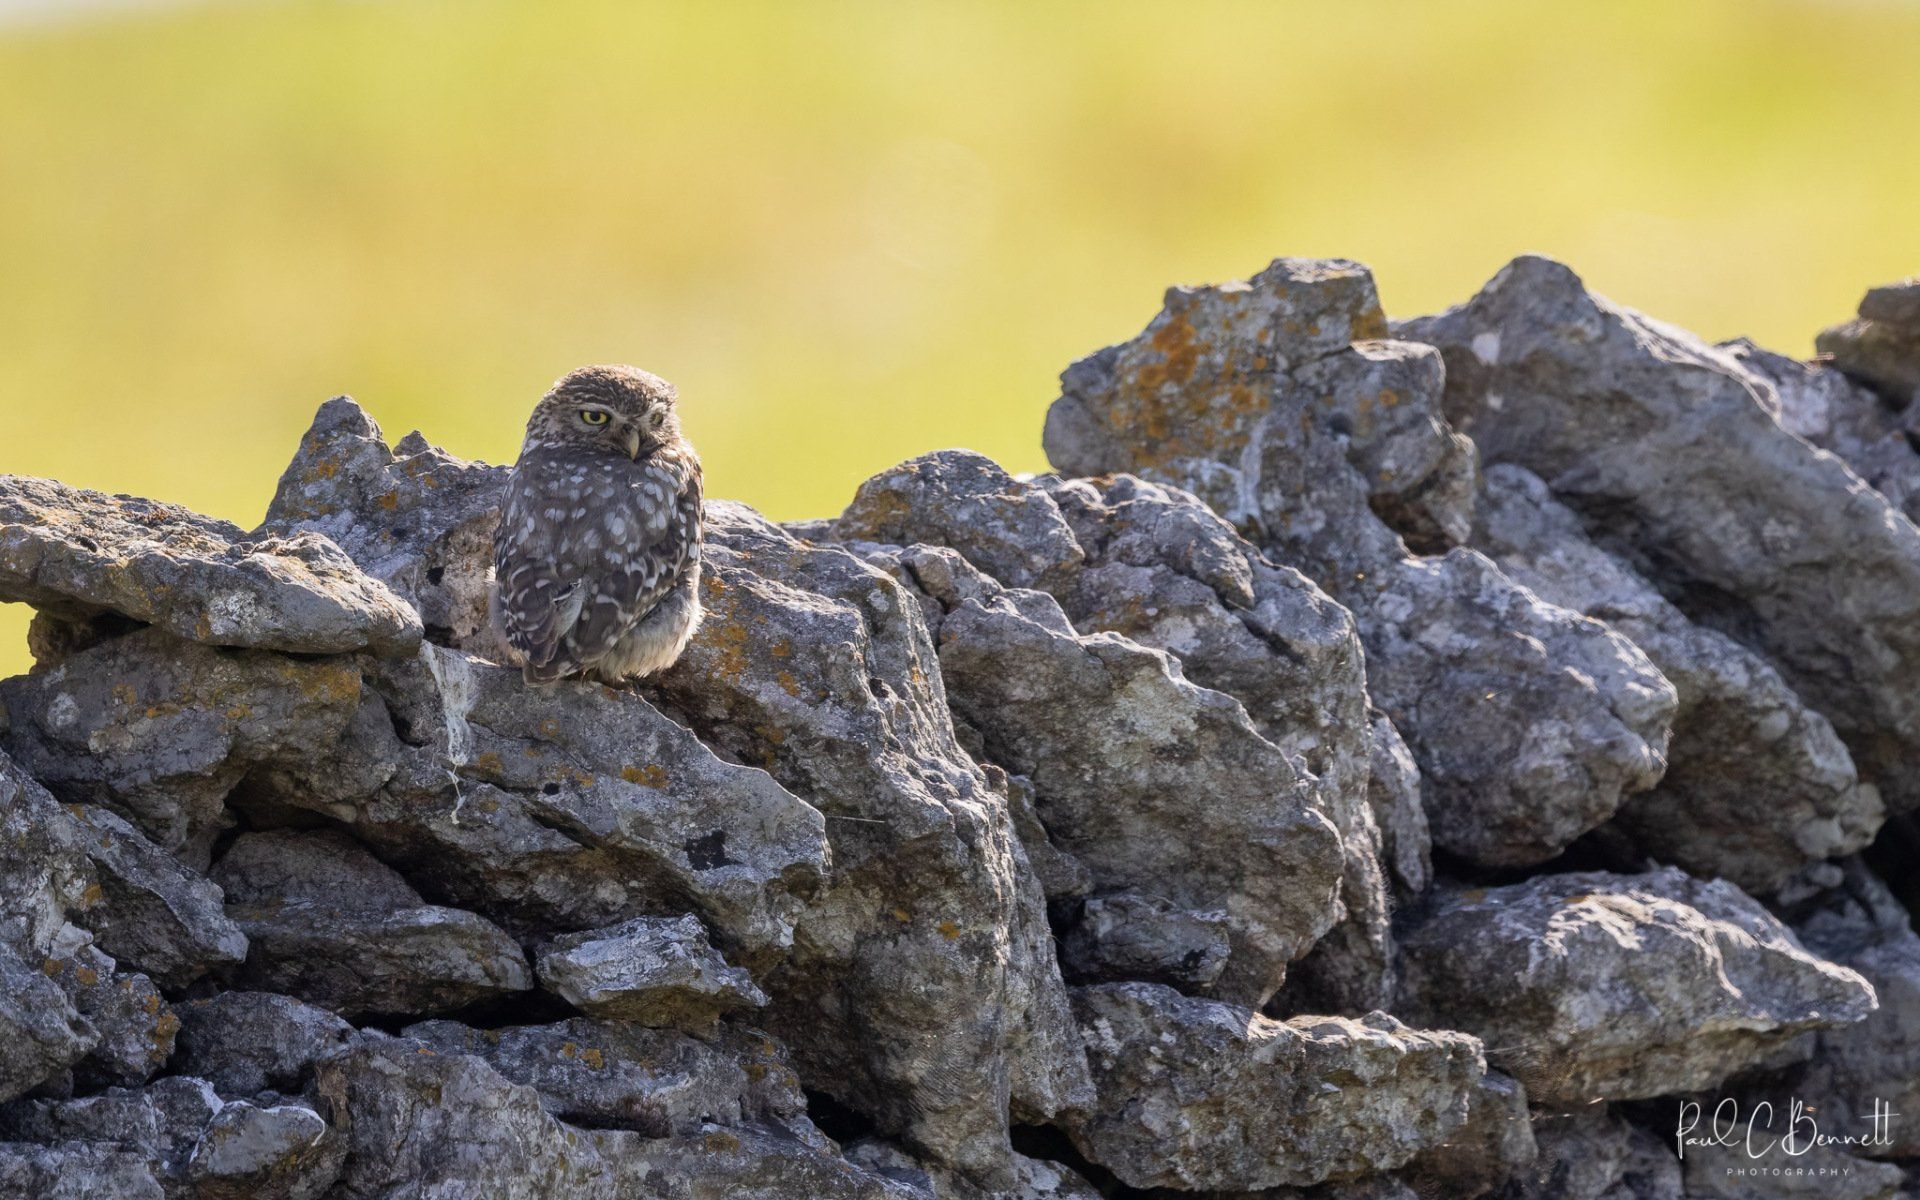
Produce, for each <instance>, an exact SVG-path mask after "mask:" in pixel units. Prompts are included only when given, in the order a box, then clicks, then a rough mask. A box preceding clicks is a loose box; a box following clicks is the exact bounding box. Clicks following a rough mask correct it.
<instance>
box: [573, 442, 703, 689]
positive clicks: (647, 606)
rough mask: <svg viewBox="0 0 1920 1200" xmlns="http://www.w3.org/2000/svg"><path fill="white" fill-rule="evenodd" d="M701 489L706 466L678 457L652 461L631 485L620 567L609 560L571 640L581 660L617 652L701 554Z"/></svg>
mask: <svg viewBox="0 0 1920 1200" xmlns="http://www.w3.org/2000/svg"><path fill="white" fill-rule="evenodd" d="M701 490H702V489H701V480H700V464H699V463H698V462H697V461H692V460H689V459H681V458H674V457H662V458H657V459H655V460H653V461H651V462H649V463H648V464H647V466H646V467H645V468H644V469H643V470H642V471H641V472H640V474H639V478H638V479H637V480H635V481H633V482H632V483H631V484H630V486H629V489H628V492H627V500H628V504H627V508H626V513H627V521H628V523H629V529H628V541H627V542H626V543H625V544H624V545H623V546H621V547H620V553H619V556H618V558H619V561H618V564H617V569H614V567H615V564H613V563H612V562H609V563H608V564H607V567H608V574H607V575H605V576H604V577H602V579H601V580H600V586H599V587H598V588H597V589H595V592H594V594H593V595H592V596H590V597H589V598H588V602H587V605H586V607H585V608H584V609H582V611H581V613H580V620H579V623H578V624H577V625H575V626H574V629H573V632H572V634H571V635H570V637H569V639H568V640H569V641H570V642H571V643H572V645H573V647H574V650H575V656H576V657H577V658H578V659H580V660H581V661H583V662H593V661H595V660H597V659H599V658H601V657H602V656H604V655H605V654H607V653H608V652H609V651H611V650H612V649H613V647H614V645H615V644H616V643H618V642H619V640H620V639H621V637H622V636H624V635H625V634H626V632H627V631H628V630H629V629H631V628H633V626H634V625H635V624H636V623H637V622H639V621H640V620H641V618H643V617H645V616H646V615H647V614H648V613H650V612H652V611H653V609H654V606H655V605H657V604H659V603H660V602H661V601H662V600H664V599H666V597H667V593H669V592H671V591H672V590H673V588H674V585H675V584H677V583H679V582H680V579H681V577H682V576H683V575H684V574H685V573H686V571H687V568H688V566H689V565H690V564H691V563H693V562H694V561H695V560H696V559H697V558H698V557H699V554H700V499H701ZM609 524H611V522H609Z"/></svg>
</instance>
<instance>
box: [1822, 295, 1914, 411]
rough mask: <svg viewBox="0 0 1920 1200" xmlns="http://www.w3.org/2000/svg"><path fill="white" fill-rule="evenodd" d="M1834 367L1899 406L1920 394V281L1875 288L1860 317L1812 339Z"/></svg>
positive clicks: (1862, 305)
mask: <svg viewBox="0 0 1920 1200" xmlns="http://www.w3.org/2000/svg"><path fill="white" fill-rule="evenodd" d="M1814 346H1815V347H1816V348H1817V349H1818V350H1819V351H1820V353H1822V354H1824V355H1828V356H1830V357H1831V358H1832V359H1833V364H1834V366H1836V367H1838V368H1840V369H1841V370H1842V371H1845V372H1846V373H1847V374H1849V375H1852V376H1854V377H1855V378H1857V379H1859V380H1861V381H1862V382H1864V383H1867V384H1869V385H1871V386H1872V387H1874V388H1876V389H1877V390H1879V391H1880V392H1881V393H1882V394H1883V395H1885V396H1886V398H1887V400H1888V401H1889V402H1890V403H1892V404H1893V405H1894V406H1895V407H1896V408H1904V407H1906V406H1907V405H1908V404H1909V403H1911V402H1912V401H1913V399H1914V397H1915V396H1916V395H1920V283H1916V281H1915V280H1913V279H1903V280H1900V281H1899V282H1898V283H1890V284H1885V285H1883V286H1881V287H1877V288H1873V289H1872V290H1870V291H1869V292H1868V293H1867V294H1866V296H1865V297H1863V298H1862V299H1861V301H1860V316H1859V318H1858V319H1856V320H1852V321H1845V322H1842V323H1841V324H1839V325H1835V326H1834V327H1832V328H1831V329H1826V330H1823V331H1822V332H1821V334H1820V336H1819V337H1818V338H1816V339H1814Z"/></svg>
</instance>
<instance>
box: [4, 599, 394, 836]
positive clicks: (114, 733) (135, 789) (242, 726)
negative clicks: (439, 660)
mask: <svg viewBox="0 0 1920 1200" xmlns="http://www.w3.org/2000/svg"><path fill="white" fill-rule="evenodd" d="M359 704H360V672H359V670H358V669H357V668H356V667H355V666H354V665H353V663H351V662H350V661H347V660H344V659H337V658H322V659H298V658H289V657H287V656H285V655H280V654H270V653H266V652H263V651H257V650H227V649H220V648H216V647H212V646H203V645H199V644H196V643H193V642H184V641H181V640H179V639H178V638H175V637H173V636H171V635H169V634H167V633H164V632H162V631H160V630H157V629H149V630H142V631H140V632H138V633H132V634H128V635H127V636H125V637H120V638H115V639H113V640H112V641H109V642H106V643H103V644H101V645H99V646H96V647H94V648H92V649H90V650H86V651H83V652H81V653H79V654H76V655H74V656H72V657H71V658H69V659H67V660H66V661H65V662H63V663H61V664H60V665H59V666H57V667H55V668H53V669H52V670H49V671H45V672H42V673H39V674H34V675H18V676H15V677H13V678H12V679H7V680H0V705H4V706H5V709H6V711H7V713H8V716H9V718H10V720H9V722H8V725H7V727H6V729H5V731H4V735H0V736H4V741H5V749H6V751H7V753H9V754H11V755H12V756H13V758H14V759H15V760H16V761H17V762H18V763H19V764H20V766H21V767H23V768H25V769H26V771H27V772H28V773H29V774H31V775H32V776H33V777H34V778H36V779H38V780H39V781H40V782H41V783H43V784H45V785H46V786H47V787H48V789H49V790H51V791H52V792H53V793H54V794H55V795H57V796H59V797H60V798H61V799H62V800H66V801H70V802H81V803H92V804H100V805H104V806H106V807H107V808H109V809H112V810H114V811H115V812H118V813H119V814H121V815H122V816H124V817H125V818H126V819H127V820H128V821H130V822H131V823H132V824H133V825H134V826H135V827H136V828H138V829H139V830H140V831H141V832H142V833H144V834H145V835H146V836H147V837H149V838H150V839H152V840H153V841H154V842H155V843H156V844H158V845H159V846H160V847H161V848H162V849H164V850H168V851H171V852H173V853H174V854H176V855H178V856H179V857H180V858H181V859H182V860H183V861H185V862H186V863H187V864H188V865H189V866H190V867H196V868H201V869H204V868H205V866H206V863H207V858H208V855H209V853H210V850H211V847H212V844H213V840H214V838H215V836H216V835H218V834H219V832H220V831H221V830H222V829H223V828H225V827H226V826H228V825H230V824H231V823H232V819H231V817H229V816H228V815H227V814H226V812H225V809H224V802H225V800H226V797H227V794H228V793H229V792H231V791H232V790H233V788H234V787H235V785H236V784H238V783H239V782H240V780H241V778H242V777H243V776H245V775H246V773H247V772H248V771H249V770H250V769H253V768H256V767H260V766H263V765H270V764H273V763H276V762H286V761H291V760H294V759H300V758H310V757H312V756H313V755H314V753H315V751H316V750H317V749H318V748H320V747H324V746H329V745H331V744H333V743H334V742H335V741H337V740H338V739H339V737H340V734H341V732H342V731H343V730H344V729H345V728H346V726H347V723H348V721H349V720H351V719H352V717H353V715H354V711H355V710H356V709H357V708H358V707H359Z"/></svg>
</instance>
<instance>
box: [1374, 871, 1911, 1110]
mask: <svg viewBox="0 0 1920 1200" xmlns="http://www.w3.org/2000/svg"><path fill="white" fill-rule="evenodd" d="M1402 949H1403V953H1404V963H1403V970H1404V974H1403V984H1404V987H1403V991H1402V996H1403V998H1404V1000H1405V1008H1404V1009H1403V1012H1402V1015H1403V1016H1405V1017H1407V1018H1408V1019H1410V1020H1414V1021H1417V1022H1419V1023H1421V1024H1429V1025H1440V1026H1447V1027H1451V1028H1456V1029H1465V1030H1467V1031H1468V1032H1470V1033H1474V1034H1477V1035H1478V1036H1479V1037H1481V1038H1482V1039H1483V1040H1484V1041H1485V1042H1486V1045H1487V1059H1488V1061H1489V1062H1490V1063H1492V1064H1493V1065H1494V1066H1496V1067H1498V1068H1499V1069H1500V1070H1502V1071H1505V1072H1507V1073H1508V1074H1510V1075H1513V1076H1514V1077H1515V1078H1517V1079H1519V1080H1520V1081H1521V1082H1522V1083H1523V1084H1524V1085H1525V1086H1526V1089H1527V1095H1528V1096H1529V1097H1530V1098H1531V1099H1532V1100H1533V1101H1534V1102H1535V1103H1539V1104H1580V1103H1585V1102H1587V1101H1590V1100H1593V1099H1595V1098H1605V1099H1637V1098H1642V1097H1647V1096H1658V1095H1664V1094H1667V1093H1671V1092H1681V1091H1688V1090H1692V1089H1696V1088H1705V1087H1711V1086H1712V1085H1714V1084H1716V1083H1718V1082H1719V1081H1721V1080H1722V1079H1724V1078H1726V1077H1727V1076H1729V1075H1731V1074H1733V1073H1734V1072H1736V1071H1739V1070H1741V1069H1742V1068H1745V1067H1750V1066H1755V1065H1761V1064H1764V1063H1766V1062H1767V1061H1768V1060H1769V1056H1770V1055H1772V1054H1774V1053H1776V1052H1778V1051H1779V1050H1780V1049H1781V1048H1782V1047H1783V1046H1784V1045H1785V1044H1787V1043H1788V1042H1790V1041H1792V1039H1794V1038H1795V1037H1797V1036H1798V1035H1800V1034H1802V1033H1806V1032H1808V1031H1810V1030H1815V1029H1827V1028H1833V1027H1836V1026H1841V1025H1847V1024H1851V1023H1853V1022H1856V1021H1859V1020H1861V1019H1862V1018H1864V1017H1865V1016H1866V1015H1867V1014H1868V1013H1869V1012H1871V1011H1872V1010H1873V1007H1874V997H1873V989H1872V988H1871V987H1870V986H1869V985H1868V984H1867V982H1866V981H1865V980H1864V979H1862V978H1861V977H1860V976H1859V975H1858V974H1856V973H1855V972H1853V971H1850V970H1847V969H1846V968H1844V967H1839V966H1835V965H1834V964H1832V963H1829V962H1825V961H1823V960H1821V959H1818V958H1815V957H1814V956H1813V955H1811V954H1808V953H1807V952H1806V951H1805V950H1804V949H1803V948H1802V947H1801V946H1800V944H1799V942H1798V941H1797V940H1796V939H1795V938H1794V936H1793V934H1792V933H1791V932H1789V931H1788V930H1787V928H1786V927H1785V926H1783V925H1781V924H1780V923H1779V922H1778V921H1777V920H1775V919H1774V918H1773V917H1772V916H1770V915H1768V913H1767V912H1766V910H1765V909H1763V908H1761V907H1760V906H1759V905H1758V904H1757V903H1755V902H1754V901H1753V900H1752V899H1750V898H1749V897H1747V896H1746V895H1745V894H1744V893H1742V892H1741V891H1740V890H1739V889H1737V888H1735V887H1734V886H1733V885H1731V884H1729V883H1726V882H1724V881H1721V880H1715V881H1712V882H1701V881H1698V880H1694V879H1691V878H1689V877H1687V876H1686V875H1684V874H1682V873H1681V872H1679V871H1676V870H1673V869H1672V868H1662V869H1660V870H1657V871H1653V872H1650V873H1648V874H1645V875H1631V876H1627V875H1612V874H1607V873H1604V872H1584V873H1575V874H1568V875H1546V876H1540V877H1538V878H1535V879H1531V880H1528V881H1526V882H1525V883H1518V884H1513V885H1510V886H1507V887H1500V888H1473V889H1465V890H1462V889H1457V888H1455V889H1449V890H1446V891H1444V892H1437V893H1435V894H1433V896H1432V902H1431V904H1430V906H1429V908H1428V909H1427V911H1425V912H1424V913H1422V914H1420V915H1419V916H1418V918H1417V919H1416V920H1415V921H1414V922H1413V923H1412V925H1411V928H1409V929H1407V930H1405V931H1404V934H1403V939H1402Z"/></svg>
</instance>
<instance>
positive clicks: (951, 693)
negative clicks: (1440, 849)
mask: <svg viewBox="0 0 1920 1200" xmlns="http://www.w3.org/2000/svg"><path fill="white" fill-rule="evenodd" d="M987 582H988V584H990V583H991V581H987ZM940 666H941V670H942V673H943V675H944V677H945V679H946V683H947V694H948V699H949V701H950V702H951V703H952V705H953V708H954V712H955V714H956V715H957V716H959V717H960V718H962V719H964V720H965V721H966V722H967V723H968V724H969V725H970V726H971V727H973V728H974V729H976V730H977V731H979V733H980V734H981V736H982V737H983V738H984V744H985V750H986V753H987V755H988V756H989V757H990V758H992V759H993V760H994V761H995V762H998V763H1000V764H1001V765H1002V766H1005V767H1006V768H1007V769H1008V770H1009V771H1013V772H1017V773H1019V774H1022V775H1025V776H1027V777H1029V778H1031V779H1032V780H1033V785H1034V806H1035V811H1036V812H1037V813H1038V814H1039V816H1040V820H1041V821H1042V822H1043V823H1044V824H1045V825H1046V827H1047V831H1048V833H1049V835H1051V836H1052V837H1053V838H1054V839H1055V840H1056V841H1058V842H1059V844H1060V845H1061V846H1062V847H1064V848H1065V849H1066V850H1067V852H1068V853H1070V854H1072V855H1073V856H1074V857H1075V858H1077V859H1079V860H1080V861H1081V862H1083V863H1085V864H1086V865H1087V868H1088V869H1089V870H1090V871H1092V872H1093V877H1094V880H1095V882H1096V885H1097V886H1098V887H1100V888H1103V889H1114V890H1136V891H1144V892H1152V893H1154V894H1156V895H1160V896H1162V897H1164V898H1166V899H1167V900H1168V901H1170V902H1171V903H1172V904H1173V905H1174V906H1178V907H1182V908H1186V909H1188V910H1190V911H1194V912H1215V911H1224V913H1225V914H1226V922H1227V928H1228V931H1229V939H1230V942H1231V946H1232V950H1231V953H1230V955H1229V957H1228V960H1227V963H1226V966H1225V968H1224V969H1223V970H1222V972H1221V973H1220V975H1219V977H1218V979H1217V980H1216V981H1215V983H1214V984H1213V985H1212V986H1211V987H1210V988H1209V993H1210V994H1214V995H1218V996H1222V997H1226V998H1234V999H1239V1000H1243V1001H1245V1002H1247V1003H1250V1004H1256V1005H1257V1004H1263V1003H1265V1002H1266V1000H1267V999H1268V998H1269V997H1270V996H1271V995H1272V994H1273V992H1274V990H1275V989H1276V988H1277V987H1278V986H1279V984H1280V983H1281V981H1282V980H1283V979H1284V978H1285V973H1286V966H1287V963H1289V962H1290V961H1292V960H1293V959H1295V958H1298V957H1300V956H1301V955H1302V954H1303V953H1305V952H1306V950H1307V949H1308V948H1310V947H1311V946H1312V944H1313V943H1314V942H1315V941H1316V940H1317V939H1318V938H1319V937H1320V935H1321V934H1323V933H1325V932H1326V931H1327V930H1328V929H1329V928H1331V927H1332V925H1333V924H1334V922H1335V921H1336V920H1337V919H1338V917H1339V916H1340V909H1339V907H1338V906H1339V883H1340V868H1341V861H1342V860H1341V853H1340V838H1339V835H1338V833H1337V832H1336V830H1335V829H1334V827H1333V825H1332V823H1331V821H1330V819H1329V818H1328V817H1327V815H1325V813H1324V812H1323V811H1322V809H1321V807H1320V804H1319V797H1318V796H1317V795H1315V793H1314V789H1313V788H1312V786H1311V781H1310V778H1309V777H1308V776H1306V774H1305V773H1304V771H1302V770H1300V769H1298V768H1296V766H1295V765H1294V763H1293V762H1292V761H1291V760H1290V759H1289V758H1288V757H1287V756H1286V755H1285V754H1284V753H1283V752H1281V751H1280V749H1279V748H1278V747H1277V746H1275V745H1274V744H1273V743H1272V742H1269V741H1267V740H1266V739H1265V738H1262V737H1261V736H1260V735H1259V734H1258V733H1257V732H1256V731H1255V730H1254V728H1253V726H1252V724H1251V722H1249V720H1248V719H1247V714H1246V710H1245V709H1244V708H1243V707H1241V705H1240V704H1239V702H1238V701H1236V700H1234V699H1232V698H1231V697H1229V696H1226V695H1224V694H1222V693H1219V692H1215V691H1211V690H1208V689H1205V688H1199V687H1195V686H1194V685H1193V684H1191V683H1189V682H1187V681H1186V679H1185V678H1184V677H1183V676H1182V674H1181V672H1180V669H1179V667H1178V665H1177V664H1176V663H1175V662H1174V660H1172V659H1171V658H1169V656H1167V655H1166V654H1165V653H1164V652H1162V651H1155V650H1149V649H1147V648H1145V647H1143V646H1140V645H1138V644H1136V643H1133V642H1131V641H1128V640H1126V639H1125V638H1121V637H1118V636H1116V635H1113V634H1095V635H1093V636H1081V635H1079V634H1077V633H1075V632H1074V630H1073V627H1072V626H1071V625H1070V624H1068V622H1067V620H1066V618H1065V616H1064V615H1062V613H1061V612H1060V609H1059V606H1058V605H1057V604H1055V603H1054V601H1053V600H1052V598H1051V597H1048V596H1046V595H1044V594H1041V593H1037V592H1020V591H1007V592H1001V593H1000V594H998V595H994V596H992V597H991V598H990V599H989V600H987V601H986V602H984V603H983V602H982V601H981V600H979V599H972V598H970V599H966V600H964V601H960V602H958V603H957V604H956V605H955V606H954V607H953V608H952V610H951V611H949V612H948V613H947V614H946V616H945V618H944V619H943V620H942V623H941V626H940Z"/></svg>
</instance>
